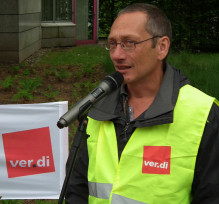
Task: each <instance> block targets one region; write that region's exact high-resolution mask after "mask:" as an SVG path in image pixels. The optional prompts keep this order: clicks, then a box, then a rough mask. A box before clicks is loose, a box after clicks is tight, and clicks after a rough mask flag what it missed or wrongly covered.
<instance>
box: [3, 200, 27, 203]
mask: <svg viewBox="0 0 219 204" xmlns="http://www.w3.org/2000/svg"><path fill="white" fill-rule="evenodd" d="M0 203H1V204H22V203H23V202H22V200H2V201H0Z"/></svg>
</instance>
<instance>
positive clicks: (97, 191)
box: [88, 181, 113, 199]
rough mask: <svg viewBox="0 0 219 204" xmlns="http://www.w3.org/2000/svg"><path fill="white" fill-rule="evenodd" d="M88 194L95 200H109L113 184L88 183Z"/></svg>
mask: <svg viewBox="0 0 219 204" xmlns="http://www.w3.org/2000/svg"><path fill="white" fill-rule="evenodd" d="M88 188H89V194H90V195H91V196H93V197H96V198H101V199H109V198H110V193H111V190H112V188H113V184H108V183H94V182H90V181H89V182H88Z"/></svg>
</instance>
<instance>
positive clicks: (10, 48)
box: [0, 0, 41, 63]
mask: <svg viewBox="0 0 219 204" xmlns="http://www.w3.org/2000/svg"><path fill="white" fill-rule="evenodd" d="M0 5H1V6H0V62H9V63H13V62H14V63H20V62H22V61H23V60H24V59H26V58H27V57H29V56H30V55H31V54H33V53H34V52H35V51H37V50H38V49H39V48H40V47H41V24H40V23H41V22H40V20H41V0H7V1H6V0H0Z"/></svg>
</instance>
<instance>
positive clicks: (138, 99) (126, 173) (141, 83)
mask: <svg viewBox="0 0 219 204" xmlns="http://www.w3.org/2000/svg"><path fill="white" fill-rule="evenodd" d="M170 41H171V24H170V22H169V20H168V19H167V18H166V16H165V15H164V14H163V12H161V11H160V10H159V9H158V8H156V7H154V6H152V5H148V4H133V5H130V6H128V7H126V8H125V9H123V10H122V11H121V12H120V13H119V14H118V17H117V18H116V20H115V22H114V23H113V25H112V28H111V31H110V34H109V37H108V43H107V45H106V49H107V50H109V53H110V57H111V59H112V61H113V64H114V66H115V69H116V71H118V72H120V73H122V75H123V76H124V85H123V86H122V87H121V89H118V90H116V91H115V92H113V93H112V94H110V95H109V96H107V97H105V98H104V99H102V100H101V101H100V102H99V103H98V104H96V105H95V107H94V108H93V109H92V110H91V111H90V112H89V114H88V126H87V134H88V135H89V138H88V139H87V140H85V141H84V142H83V144H82V147H81V149H80V152H79V154H78V160H77V162H76V166H75V170H74V172H73V174H72V177H71V179H70V182H69V186H68V190H67V193H66V203H71V204H73V203H76V204H78V203H79V204H85V203H86V204H87V203H89V204H90V203H92V204H93V203H94V204H96V203H101V204H102V203H104V204H105V203H107V204H108V203H112V204H129V203H130V204H140V203H149V204H178V203H183V204H188V203H192V204H202V203H203V204H216V203H219V161H218V155H219V130H218V124H219V108H218V105H219V103H218V101H217V100H216V99H214V98H212V97H210V96H207V95H206V94H204V93H202V92H201V91H199V90H197V89H195V88H193V87H192V86H190V85H188V83H189V82H188V79H187V78H186V77H184V76H183V75H182V74H181V73H180V72H179V71H178V70H176V69H175V68H173V67H171V66H170V65H168V64H167V63H166V57H167V55H168V52H169V48H170Z"/></svg>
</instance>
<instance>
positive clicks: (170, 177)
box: [87, 85, 218, 204]
mask: <svg viewBox="0 0 219 204" xmlns="http://www.w3.org/2000/svg"><path fill="white" fill-rule="evenodd" d="M214 101H215V102H216V103H218V101H216V99H214V98H212V97H210V96H207V95H206V94H204V93H203V92H201V91H199V90H197V89H195V88H193V87H192V86H190V85H185V86H184V87H182V88H181V89H180V92H179V97H178V100H177V103H176V106H175V109H174V114H173V115H174V116H173V123H171V124H163V125H155V126H151V127H142V128H136V129H135V131H134V133H133V134H132V136H131V138H130V139H129V141H128V143H127V145H126V146H125V148H124V150H123V152H122V154H121V158H120V161H119V160H118V148H117V139H116V133H115V128H114V125H113V123H112V122H110V121H97V120H94V119H92V118H89V119H88V127H87V134H89V135H90V137H89V138H88V140H87V145H88V155H89V167H88V185H89V204H146V203H147V204H164V203H165V204H166V203H167V204H176V203H177V204H180V203H182V204H189V203H190V202H191V199H192V198H191V186H192V182H193V176H194V169H195V163H196V157H197V154H198V149H199V145H200V141H201V138H202V134H203V131H204V128H205V124H206V121H207V117H208V115H209V112H210V109H211V107H212V103H213V102H214Z"/></svg>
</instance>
